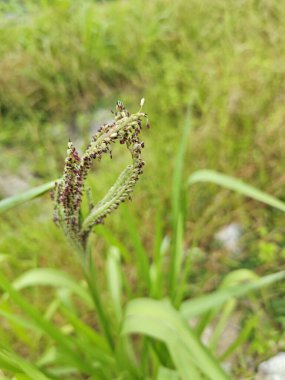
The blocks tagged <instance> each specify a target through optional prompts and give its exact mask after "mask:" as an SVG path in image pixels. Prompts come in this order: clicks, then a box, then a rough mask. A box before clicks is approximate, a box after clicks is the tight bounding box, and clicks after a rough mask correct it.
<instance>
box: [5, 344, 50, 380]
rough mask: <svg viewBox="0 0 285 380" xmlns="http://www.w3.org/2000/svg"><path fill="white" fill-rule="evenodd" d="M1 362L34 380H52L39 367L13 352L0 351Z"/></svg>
mask: <svg viewBox="0 0 285 380" xmlns="http://www.w3.org/2000/svg"><path fill="white" fill-rule="evenodd" d="M0 362H4V363H7V364H8V365H10V366H11V367H12V368H14V370H15V369H16V370H17V369H18V370H20V371H23V373H25V374H27V375H28V376H29V377H31V378H32V379H37V380H52V379H51V378H50V377H47V376H46V375H45V374H44V373H43V372H41V371H40V370H39V369H38V368H37V367H35V366H34V365H32V364H31V363H29V362H27V361H26V360H24V359H22V358H21V357H20V356H19V355H16V354H14V353H12V352H9V351H7V350H5V349H0Z"/></svg>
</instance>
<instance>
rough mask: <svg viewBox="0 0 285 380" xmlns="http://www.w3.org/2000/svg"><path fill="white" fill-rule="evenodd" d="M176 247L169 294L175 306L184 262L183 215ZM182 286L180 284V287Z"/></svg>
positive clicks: (170, 270) (176, 235)
mask: <svg viewBox="0 0 285 380" xmlns="http://www.w3.org/2000/svg"><path fill="white" fill-rule="evenodd" d="M174 243H175V245H174V247H173V249H172V251H171V257H170V263H169V294H170V297H171V299H172V300H173V303H174V305H176V306H177V295H178V284H179V276H180V274H181V266H182V260H183V220H182V214H181V213H180V214H179V216H178V220H177V223H176V232H175V242H174ZM180 286H181V284H179V287H180Z"/></svg>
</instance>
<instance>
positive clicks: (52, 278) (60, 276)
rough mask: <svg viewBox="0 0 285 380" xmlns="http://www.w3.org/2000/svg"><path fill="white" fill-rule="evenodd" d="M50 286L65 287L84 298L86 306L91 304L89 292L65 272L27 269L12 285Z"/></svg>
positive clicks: (47, 269)
mask: <svg viewBox="0 0 285 380" xmlns="http://www.w3.org/2000/svg"><path fill="white" fill-rule="evenodd" d="M39 285H41V286H52V287H56V288H67V289H69V290H71V291H72V292H73V293H75V294H77V295H78V296H79V297H80V299H81V300H84V301H85V302H86V304H87V305H88V306H91V305H92V299H91V296H90V294H89V293H88V291H87V290H86V289H84V288H83V286H81V285H79V283H78V282H77V281H76V280H75V279H73V278H72V277H71V276H69V275H68V274H67V273H65V272H63V271H60V270H57V269H49V268H38V269H32V270H29V271H27V272H26V273H24V274H22V275H21V276H20V277H18V279H17V280H16V281H14V283H13V286H14V288H15V289H17V290H20V289H23V288H26V287H29V286H39Z"/></svg>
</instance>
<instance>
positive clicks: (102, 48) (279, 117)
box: [0, 0, 285, 371]
mask: <svg viewBox="0 0 285 380" xmlns="http://www.w3.org/2000/svg"><path fill="white" fill-rule="evenodd" d="M0 12H1V17H0V41H1V44H0V88H1V91H0V152H1V154H0V173H1V177H2V178H0V181H5V178H7V176H10V175H16V176H19V177H20V178H23V179H24V180H26V181H27V182H28V184H29V185H30V186H33V185H38V184H41V183H44V182H46V181H49V180H53V179H55V178H58V177H59V176H60V175H61V173H62V169H63V164H64V156H65V150H66V144H67V141H68V138H69V137H71V138H73V139H75V140H76V141H77V142H78V141H79V143H78V144H79V148H81V149H84V146H85V145H86V144H87V142H88V139H89V138H90V123H91V121H92V120H94V117H95V118H96V113H97V111H98V110H100V109H107V110H108V109H111V108H114V105H115V102H116V100H117V99H120V100H122V101H123V102H124V103H125V104H126V106H127V108H129V109H130V111H131V112H136V111H137V110H138V108H139V102H140V99H141V98H142V97H144V98H145V99H146V103H145V110H146V112H148V114H149V116H150V122H151V126H152V128H151V129H150V130H149V131H147V130H145V131H144V132H143V134H144V136H143V139H144V141H145V143H146V148H145V150H144V157H145V160H146V166H145V173H144V176H143V178H142V180H141V181H140V182H139V184H138V186H137V188H136V191H135V193H134V195H133V201H132V203H128V207H129V209H130V212H131V214H132V215H133V217H134V218H135V221H136V226H137V229H138V231H139V234H140V236H141V238H142V241H143V243H144V245H145V247H146V248H147V250H148V252H149V254H150V256H151V255H152V251H153V249H154V248H153V247H154V244H155V242H154V234H153V231H154V225H155V219H156V216H157V214H158V213H161V215H162V220H163V228H164V232H165V234H168V233H169V231H170V229H171V220H170V219H171V215H170V214H169V208H170V198H171V189H170V178H171V175H172V172H173V167H174V158H175V155H176V151H177V149H178V143H179V139H180V136H181V133H182V129H183V126H184V123H185V118H186V113H187V112H190V115H191V116H190V119H191V129H190V132H189V135H188V140H187V155H186V160H185V166H184V176H185V177H184V178H185V182H186V178H187V176H188V175H189V174H191V173H192V172H193V171H195V170H197V169H201V168H208V169H215V170H219V171H221V172H223V173H226V174H230V175H234V176H237V177H239V178H241V179H243V180H245V181H247V182H249V183H251V184H252V185H255V186H257V187H259V188H260V189H262V190H265V191H267V192H268V193H270V194H273V195H275V196H277V197H279V198H280V199H284V198H285V186H284V185H285V177H284V167H285V153H284V152H285V151H284V142H285V139H284V133H285V123H284V118H285V107H284V100H285V7H284V4H283V3H282V2H280V1H277V0H270V1H269V0H259V1H258V0H244V1H242V0H241V1H226V0H214V1H213V0H203V1H201V0H189V1H185V0H176V1H172V0H152V1H146V0H144V1H143V0H131V1H101V2H99V1H98V2H96V1H91V0H90V1H89V0H85V1H75V0H52V1H24V0H23V1H8V2H2V3H1V4H0ZM110 118H111V113H110ZM127 161H128V157H127V156H125V155H124V154H123V153H121V151H120V150H119V149H115V152H114V159H113V161H108V160H106V159H105V160H103V162H102V163H101V164H100V165H99V166H97V167H96V168H94V175H93V176H92V178H91V179H90V182H91V183H92V186H93V192H94V194H95V196H96V197H98V199H100V197H101V196H102V195H103V194H104V192H105V191H106V189H107V188H108V186H109V185H110V184H111V183H112V181H113V180H114V179H115V177H116V174H118V173H119V172H120V171H121V169H122V168H123V167H124V165H125V164H126V162H127ZM27 173H28V174H29V175H27ZM13 192H14V193H15V192H17V189H13ZM3 196H4V194H2V197H3ZM187 198H188V199H187V202H186V204H187V206H186V207H187V223H186V234H185V242H184V245H185V247H186V248H189V249H190V248H191V247H193V246H195V247H196V246H197V247H199V249H200V251H201V254H200V256H199V257H198V258H196V259H195V260H196V261H195V260H194V263H193V270H192V274H191V278H190V279H189V281H192V282H193V286H192V290H191V295H192V294H193V295H196V294H200V293H201V292H203V291H208V290H210V289H213V288H214V287H215V286H216V285H217V284H218V283H219V282H220V278H221V276H222V275H224V274H225V273H227V272H229V271H230V270H232V269H235V268H239V267H246V268H250V269H254V270H256V272H257V273H259V274H265V273H269V272H273V271H277V270H279V269H280V268H282V267H284V257H285V254H284V248H285V239H284V216H283V215H282V214H281V213H280V212H279V211H275V210H272V209H269V208H266V207H265V206H262V205H260V204H258V203H256V202H254V201H249V200H245V199H244V198H241V197H240V196H238V195H234V194H233V193H230V192H228V191H226V190H221V189H219V190H217V188H216V187H215V186H213V185H211V186H209V185H207V186H205V185H194V186H193V187H192V188H191V189H190V191H189V192H188V194H187ZM124 221H125V218H124V214H123V211H122V210H121V209H119V210H118V211H117V212H116V213H115V214H114V215H113V216H112V217H111V218H110V219H109V220H107V221H106V226H107V228H108V229H110V230H111V231H112V232H113V235H114V236H116V238H117V239H118V240H120V241H122V242H123V243H124V244H125V245H126V246H128V245H129V240H128V226H127V225H126V223H125V222H124ZM230 222H239V223H241V225H242V226H243V231H244V233H243V241H242V247H243V249H242V252H241V254H240V255H239V256H236V257H232V256H231V255H229V253H228V252H226V251H225V250H224V249H222V248H221V247H219V246H217V245H216V243H215V242H214V234H215V232H217V230H219V228H221V227H222V226H224V225H226V224H228V223H230ZM0 229H1V233H0V259H1V262H2V264H1V266H2V267H3V268H4V269H5V271H6V272H8V273H9V275H10V276H11V277H14V276H16V275H17V274H18V273H21V272H22V271H23V270H25V269H28V268H31V267H38V266H49V267H57V268H58V267H59V268H64V269H66V270H67V271H69V272H72V273H75V274H76V273H77V265H76V263H75V260H74V258H73V256H72V254H71V252H70V249H69V247H68V245H67V244H66V242H65V239H64V237H63V236H62V233H61V232H60V231H59V230H57V228H56V227H55V226H54V225H53V223H52V204H51V201H50V199H49V197H48V196H46V197H44V198H41V199H38V200H35V201H33V202H32V203H30V204H27V205H24V206H21V207H20V208H19V209H17V210H16V211H15V210H13V211H11V212H8V213H6V214H4V215H3V216H1V221H0ZM94 244H95V246H96V252H97V256H98V265H99V266H100V257H101V258H102V257H104V254H105V248H106V243H105V240H104V239H103V238H102V237H100V234H99V236H98V235H96V236H95V238H94ZM131 249H132V247H130V250H131ZM129 272H130V274H129V275H130V278H131V276H132V270H131V268H130V269H129ZM274 292H275V293H276V294H278V295H279V298H278V299H277V301H276V302H275V303H272V302H271V301H270V296H269V295H268V299H266V300H265V306H266V314H267V315H266V316H265V315H264V314H265V313H263V314H262V316H261V317H260V318H261V319H260V320H259V322H257V326H256V331H255V334H254V336H253V337H252V342H251V344H249V345H248V348H247V350H248V351H247V352H248V353H249V354H250V355H251V356H252V357H253V358H255V359H256V361H257V362H260V360H261V358H262V357H263V356H265V354H266V352H268V350H269V351H272V352H275V351H278V350H279V349H282V348H283V349H284V344H283V346H282V343H281V337H280V331H281V330H283V326H284V325H285V322H284V310H285V301H284V300H283V296H282V295H283V291H282V286H280V285H279V289H277V288H276V289H275V290H274ZM34 297H35V298H36V299H38V301H39V303H40V302H44V299H42V298H45V297H44V296H43V297H42V296H41V295H39V294H34ZM274 297H275V298H276V295H275V296H274ZM252 309H253V310H252V312H254V311H255V310H254V306H252ZM282 315H283V317H282ZM261 320H262V322H263V323H264V325H265V327H266V328H264V330H262V331H260V329H258V323H260V321H261ZM242 360H243V361H244V362H243V361H242ZM237 367H241V369H240V370H241V371H242V368H248V366H247V364H246V359H245V358H244V356H243V354H242V353H241V359H240V364H239V365H238V366H237Z"/></svg>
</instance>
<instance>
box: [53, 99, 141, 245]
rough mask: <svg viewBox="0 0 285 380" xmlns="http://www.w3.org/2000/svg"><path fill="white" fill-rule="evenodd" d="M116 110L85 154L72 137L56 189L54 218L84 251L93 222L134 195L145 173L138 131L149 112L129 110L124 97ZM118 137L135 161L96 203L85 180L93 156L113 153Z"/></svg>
mask: <svg viewBox="0 0 285 380" xmlns="http://www.w3.org/2000/svg"><path fill="white" fill-rule="evenodd" d="M143 104H144V99H142V100H141V103H140V106H141V108H142V106H143ZM114 114H115V120H114V121H113V122H111V123H108V124H104V125H102V127H101V128H99V130H98V131H97V133H96V135H95V136H93V137H92V139H91V141H90V143H89V144H88V146H87V148H86V151H85V152H84V154H83V155H82V157H80V156H79V154H78V152H77V150H76V148H75V147H74V145H73V143H72V142H71V141H70V140H69V142H68V149H67V157H66V159H65V167H64V173H63V177H62V179H61V180H60V181H58V182H57V183H56V185H55V188H54V191H53V199H54V202H55V206H54V221H55V222H56V224H57V225H59V226H60V227H61V228H62V229H63V230H64V232H65V234H66V236H67V237H68V239H69V240H70V241H71V242H72V243H73V244H75V246H76V247H77V248H79V249H80V250H81V251H85V249H86V244H87V240H88V236H89V234H90V232H91V230H92V228H93V226H94V225H97V224H100V223H103V222H104V219H105V218H106V217H107V215H109V214H110V213H111V212H113V211H114V210H116V209H117V208H118V206H119V205H120V203H122V202H124V201H125V200H126V199H131V193H132V192H133V190H134V187H135V184H136V182H137V181H138V179H139V175H141V174H142V167H143V165H144V161H143V160H142V159H141V150H142V148H143V147H144V143H143V142H140V140H139V134H140V131H141V126H142V119H143V118H146V119H147V115H146V114H145V113H143V112H141V109H140V110H139V112H137V113H135V114H130V113H129V111H128V110H127V109H126V108H125V106H124V105H123V103H122V102H121V101H118V102H117V104H116V111H115V113H114ZM117 140H118V141H119V142H120V144H124V145H125V146H126V147H127V149H128V150H129V152H130V153H131V157H132V165H129V166H127V167H126V169H125V170H123V172H122V173H121V174H120V176H119V177H118V179H117V181H116V182H115V184H114V185H113V186H112V187H111V188H110V189H109V191H108V192H107V194H106V195H105V196H104V198H103V199H102V200H101V201H99V202H98V203H97V204H96V205H95V206H94V202H93V200H92V199H91V193H90V191H89V190H85V188H84V184H85V180H86V178H87V176H88V174H89V171H90V169H91V165H92V162H93V160H96V159H97V160H98V161H100V160H101V157H102V155H103V154H104V153H109V155H110V157H112V149H111V146H112V144H113V143H115V142H116V141H117ZM85 192H88V194H87V195H88V203H89V214H88V215H87V216H86V217H85V218H84V217H82V214H83V212H82V208H81V204H82V197H83V194H84V193H85Z"/></svg>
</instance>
